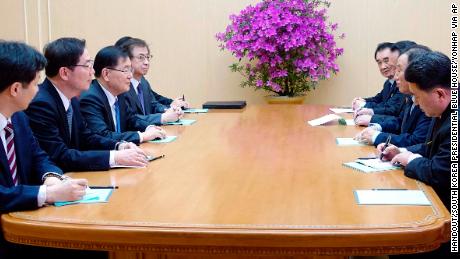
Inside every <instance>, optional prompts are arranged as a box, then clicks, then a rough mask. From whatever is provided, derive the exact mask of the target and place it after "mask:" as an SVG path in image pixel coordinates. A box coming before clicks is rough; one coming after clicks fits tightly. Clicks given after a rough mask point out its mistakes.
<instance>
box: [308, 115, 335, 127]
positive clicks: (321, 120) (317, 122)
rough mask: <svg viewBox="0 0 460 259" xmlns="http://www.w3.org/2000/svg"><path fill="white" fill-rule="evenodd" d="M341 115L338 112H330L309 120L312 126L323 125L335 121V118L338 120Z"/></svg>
mask: <svg viewBox="0 0 460 259" xmlns="http://www.w3.org/2000/svg"><path fill="white" fill-rule="evenodd" d="M340 118H341V117H340V116H339V115H337V114H328V115H324V116H322V117H319V118H318V119H314V120H310V121H308V124H310V125H311V126H319V125H323V124H326V123H328V122H330V121H333V120H338V119H340Z"/></svg>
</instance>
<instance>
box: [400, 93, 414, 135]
mask: <svg viewBox="0 0 460 259" xmlns="http://www.w3.org/2000/svg"><path fill="white" fill-rule="evenodd" d="M413 105H414V104H413V102H412V99H411V98H406V107H405V108H404V117H403V120H402V123H401V132H404V130H403V129H404V126H405V124H406V122H407V119H408V118H409V116H410V114H411V113H412V107H413Z"/></svg>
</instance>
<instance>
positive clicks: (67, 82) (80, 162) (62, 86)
mask: <svg viewBox="0 0 460 259" xmlns="http://www.w3.org/2000/svg"><path fill="white" fill-rule="evenodd" d="M85 45H86V43H85V41H84V40H79V39H75V38H61V39H57V40H55V41H53V42H50V43H49V44H47V45H46V47H45V50H44V54H45V57H46V59H47V61H48V63H47V65H46V68H45V72H46V76H47V78H46V79H45V81H44V82H43V83H42V84H41V86H40V89H39V91H38V94H37V96H36V97H35V98H34V99H33V100H32V103H31V104H30V106H29V108H28V109H27V110H26V113H27V115H28V116H29V118H30V126H31V128H32V130H33V132H34V135H35V137H36V138H37V139H38V140H39V143H40V146H41V148H43V149H44V150H45V151H46V152H47V153H48V154H49V156H50V157H51V159H52V160H53V161H54V162H55V163H57V164H58V165H59V166H60V167H61V168H62V169H63V170H64V171H90V170H108V169H109V168H111V167H113V166H117V165H122V166H146V165H147V160H146V156H145V153H144V152H143V151H142V150H141V149H140V148H138V147H137V146H136V145H135V144H134V143H130V142H117V141H116V140H112V139H109V138H106V137H102V136H100V135H97V134H95V133H93V132H92V131H91V130H90V129H89V128H88V127H87V125H86V121H85V120H84V119H83V116H82V115H81V113H80V105H79V103H78V100H77V98H78V96H80V94H81V93H82V92H83V91H86V90H88V88H89V85H90V83H91V80H92V77H93V74H94V70H93V61H92V60H91V58H90V56H89V53H88V50H87V49H86V47H85Z"/></svg>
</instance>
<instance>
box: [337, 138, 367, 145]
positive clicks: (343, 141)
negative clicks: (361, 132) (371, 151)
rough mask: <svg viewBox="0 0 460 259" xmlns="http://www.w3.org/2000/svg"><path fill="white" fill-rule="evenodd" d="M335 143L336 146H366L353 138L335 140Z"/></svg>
mask: <svg viewBox="0 0 460 259" xmlns="http://www.w3.org/2000/svg"><path fill="white" fill-rule="evenodd" d="M335 141H336V143H337V146H366V144H364V143H362V142H359V141H357V140H355V139H353V138H336V139H335Z"/></svg>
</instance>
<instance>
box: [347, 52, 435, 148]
mask: <svg viewBox="0 0 460 259" xmlns="http://www.w3.org/2000/svg"><path fill="white" fill-rule="evenodd" d="M428 51H430V49H429V48H427V47H425V46H419V45H415V46H413V47H411V48H409V49H408V50H406V51H405V52H404V53H402V54H401V55H400V56H399V58H398V61H397V65H396V73H395V79H396V83H397V85H398V88H399V91H400V92H401V93H403V94H405V95H407V97H406V100H405V107H404V111H403V112H401V113H400V114H399V116H397V117H394V116H386V117H385V118H384V119H381V120H375V121H376V122H375V123H371V126H370V127H368V128H366V129H364V130H363V131H361V132H360V133H359V134H358V135H357V136H356V137H355V138H356V139H358V140H360V141H362V142H365V143H369V144H374V145H375V146H377V145H378V144H380V143H383V142H385V141H386V139H387V138H388V137H389V136H390V135H391V142H390V143H392V144H394V145H396V146H399V147H407V146H412V145H415V144H419V143H422V142H423V141H425V139H426V134H427V132H428V128H429V124H430V121H431V118H429V117H427V116H426V115H425V114H424V113H423V111H422V110H421V109H420V107H419V106H418V105H415V104H414V103H413V96H412V94H411V92H410V90H409V83H408V82H407V81H406V80H405V78H404V71H405V69H406V68H407V65H408V64H409V63H410V62H411V61H412V60H414V59H415V58H416V57H417V56H420V55H422V54H424V53H426V52H428ZM373 117H374V116H373Z"/></svg>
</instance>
